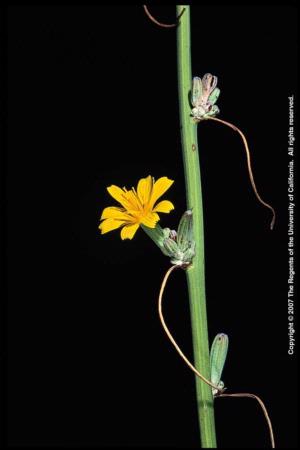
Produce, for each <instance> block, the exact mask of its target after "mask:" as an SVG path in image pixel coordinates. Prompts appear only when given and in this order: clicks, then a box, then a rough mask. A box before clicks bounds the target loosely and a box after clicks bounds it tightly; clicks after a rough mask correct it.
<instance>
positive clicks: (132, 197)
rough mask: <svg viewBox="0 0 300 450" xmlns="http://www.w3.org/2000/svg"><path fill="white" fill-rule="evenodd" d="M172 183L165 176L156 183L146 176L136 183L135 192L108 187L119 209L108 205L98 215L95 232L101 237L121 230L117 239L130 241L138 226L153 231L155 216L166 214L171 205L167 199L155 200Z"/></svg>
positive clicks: (113, 186) (156, 217)
mask: <svg viewBox="0 0 300 450" xmlns="http://www.w3.org/2000/svg"><path fill="white" fill-rule="evenodd" d="M173 183H174V181H173V180H170V179H169V178H167V177H161V178H159V179H158V180H157V181H155V180H154V178H152V177H151V176H150V175H149V176H148V177H147V178H142V179H141V180H140V181H139V182H138V186H137V191H136V190H135V189H134V188H132V189H130V190H129V191H127V189H126V188H125V187H123V189H121V188H119V187H118V186H115V185H111V186H109V187H108V188H107V190H108V192H109V194H110V195H111V196H112V197H113V198H114V199H115V200H117V201H118V202H119V203H120V204H121V205H122V208H120V207H117V206H109V207H108V208H105V209H104V210H103V212H102V215H101V219H100V220H102V221H103V222H101V223H100V225H99V229H100V230H101V234H104V233H108V232H109V231H112V230H115V229H117V228H119V227H122V230H121V238H122V239H132V238H133V236H134V235H135V233H136V231H137V229H138V228H139V226H140V225H141V224H143V225H146V226H147V227H149V228H155V225H156V223H157V222H158V221H159V215H158V214H157V213H159V212H160V213H169V212H170V211H171V210H172V209H174V205H173V203H171V202H169V201H168V200H162V201H161V202H159V203H157V205H156V206H155V203H156V201H157V200H158V199H159V197H161V196H162V195H163V194H164V193H165V192H166V191H167V190H168V189H169V187H170V186H171V185H172V184H173Z"/></svg>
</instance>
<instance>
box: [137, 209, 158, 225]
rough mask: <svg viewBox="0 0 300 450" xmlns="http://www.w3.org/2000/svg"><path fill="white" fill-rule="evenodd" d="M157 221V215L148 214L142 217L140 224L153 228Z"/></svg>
mask: <svg viewBox="0 0 300 450" xmlns="http://www.w3.org/2000/svg"><path fill="white" fill-rule="evenodd" d="M158 221H159V215H158V214H156V213H155V212H153V213H152V212H151V213H148V214H147V215H146V216H144V217H143V218H142V219H141V223H142V224H144V225H146V227H149V228H155V225H156V224H157V222H158Z"/></svg>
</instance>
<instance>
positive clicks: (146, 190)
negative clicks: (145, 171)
mask: <svg viewBox="0 0 300 450" xmlns="http://www.w3.org/2000/svg"><path fill="white" fill-rule="evenodd" d="M152 186H153V182H152V177H151V175H149V176H148V177H147V178H142V179H141V180H140V181H139V182H138V186H137V193H138V197H139V199H140V201H141V203H142V205H145V204H147V203H149V201H150V198H151V192H152Z"/></svg>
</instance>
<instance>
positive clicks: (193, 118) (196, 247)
mask: <svg viewBox="0 0 300 450" xmlns="http://www.w3.org/2000/svg"><path fill="white" fill-rule="evenodd" d="M145 11H146V12H147V15H148V17H149V18H150V19H151V20H153V21H154V22H155V23H156V24H158V25H160V26H164V27H170V26H169V25H163V24H160V23H159V22H158V21H156V20H155V19H154V18H153V16H151V14H150V13H149V11H148V9H147V8H145ZM177 18H178V24H177V25H178V26H177V56H178V58H177V61H178V66H177V67H178V95H179V116H180V123H181V140H182V153H183V159H184V174H185V186H186V199H187V210H186V211H185V212H184V213H183V215H182V218H181V220H180V222H179V224H178V227H177V229H176V230H172V229H170V228H162V227H161V226H160V225H159V220H160V216H159V214H160V213H166V214H168V213H170V212H171V211H172V210H173V209H174V205H173V203H172V202H170V201H169V200H165V199H163V200H160V201H159V199H160V198H161V197H162V196H163V195H164V194H165V193H166V192H167V190H168V189H169V188H170V187H171V186H172V184H173V180H171V179H169V178H168V177H166V176H163V177H161V178H158V180H156V181H155V179H154V178H153V177H152V176H151V175H148V176H147V177H145V178H141V179H140V180H139V181H138V183H137V187H136V188H134V187H132V188H131V189H126V188H125V187H123V188H120V187H118V186H116V185H111V186H109V187H108V188H107V191H108V193H109V194H110V195H111V197H113V199H114V200H115V201H116V202H118V204H119V205H115V206H108V207H106V208H105V209H104V210H103V212H102V215H101V218H100V225H99V229H100V232H101V233H102V234H105V233H108V232H110V231H113V230H116V229H119V228H121V233H120V234H121V239H122V240H124V239H130V240H131V239H132V238H133V237H134V235H135V234H136V232H137V230H138V229H139V228H142V230H143V231H144V232H145V233H146V234H147V235H148V236H149V237H150V238H151V239H152V240H153V241H154V242H155V244H156V245H157V246H158V247H159V248H160V250H161V251H162V253H163V254H164V255H165V256H167V257H169V258H170V261H171V267H170V268H169V269H168V271H167V272H166V274H165V276H164V278H163V281H162V283H161V288H160V292H159V297H158V313H159V318H160V321H161V324H162V327H163V329H164V331H165V333H166V334H167V336H168V338H169V340H170V342H171V343H172V345H173V346H174V347H175V349H176V351H177V352H178V354H179V355H180V357H181V358H182V359H183V360H184V362H185V363H186V364H187V366H188V367H189V368H190V369H191V370H192V371H193V372H194V374H195V375H196V396H197V402H196V404H197V410H198V418H199V428H200V436H201V445H202V447H205V448H216V447H217V439H216V430H215V419H214V400H215V399H216V398H220V397H231V398H233V397H248V398H253V399H255V400H257V401H258V402H259V404H260V406H261V408H262V410H263V413H264V415H265V418H266V420H267V422H268V426H269V432H270V437H271V442H272V447H274V445H275V444H274V436H273V430H272V426H271V422H270V419H269V416H268V413H267V410H266V408H265V406H264V404H263V402H262V401H261V400H260V399H259V397H257V396H255V395H254V394H249V393H238V394H228V393H226V394H225V393H224V391H225V387H224V383H223V382H222V381H221V376H222V371H223V368H224V364H225V360H226V356H227V349H228V336H227V335H225V334H224V333H219V334H218V335H217V336H216V338H215V340H214V341H213V344H212V347H211V350H210V348H209V339H208V323H207V314H206V295H205V278H204V274H205V270H204V261H205V257H204V226H203V207H202V190H201V174H200V163H199V151H198V140H197V127H198V124H200V123H202V122H205V121H207V120H213V121H215V122H217V123H222V124H223V125H227V126H229V127H230V128H231V129H233V130H234V131H236V132H238V133H239V134H240V136H241V138H242V140H243V143H244V148H245V151H246V156H247V166H248V172H249V177H250V182H251V185H252V188H253V190H254V193H255V195H256V197H257V199H258V200H259V201H260V203H261V204H263V205H264V206H265V207H267V208H268V209H270V210H271V211H272V213H273V218H272V222H271V225H270V227H271V229H272V228H273V226H274V222H275V211H274V209H273V208H272V206H270V205H269V204H268V203H266V202H264V201H263V200H262V198H261V197H260V196H259V194H258V192H257V189H256V186H255V183H254V177H253V174H252V169H251V160H250V151H249V148H248V144H247V141H246V138H245V136H244V134H243V133H242V132H241V131H240V130H239V129H238V128H237V127H236V126H235V125H232V124H230V123H229V122H226V121H224V120H221V119H218V118H216V115H217V114H219V112H220V110H219V108H218V106H217V105H216V102H217V100H218V98H219V95H220V89H219V88H218V87H217V77H216V76H215V75H211V74H210V73H207V74H205V75H204V76H203V77H202V79H201V78H200V77H194V78H192V72H191V37H190V7H189V6H188V5H178V6H177ZM179 19H180V20H179ZM172 26H173V25H171V27H172ZM178 268H181V269H183V270H185V273H186V279H187V287H188V294H189V302H190V314H191V328H192V330H191V331H192V333H191V334H192V341H193V352H194V363H193V364H192V363H191V362H190V361H189V359H188V358H187V357H186V356H185V354H184V353H183V352H182V350H181V348H180V347H179V346H178V344H177V343H176V341H175V339H174V338H173V336H172V334H171V332H170V330H169V328H168V327H167V324H166V322H165V319H164V316H163V311H162V299H163V293H164V289H165V286H166V283H167V280H168V278H169V276H170V274H171V273H172V272H173V271H174V270H175V269H178Z"/></svg>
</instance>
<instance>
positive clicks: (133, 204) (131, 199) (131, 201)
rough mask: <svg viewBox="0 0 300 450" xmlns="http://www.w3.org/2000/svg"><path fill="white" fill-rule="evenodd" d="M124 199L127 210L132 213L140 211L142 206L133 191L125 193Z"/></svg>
mask: <svg viewBox="0 0 300 450" xmlns="http://www.w3.org/2000/svg"><path fill="white" fill-rule="evenodd" d="M125 198H126V200H127V201H128V208H127V209H131V210H133V211H141V209H142V205H141V203H140V201H139V199H138V196H137V195H136V192H135V191H134V190H132V189H131V190H130V191H127V192H125Z"/></svg>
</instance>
